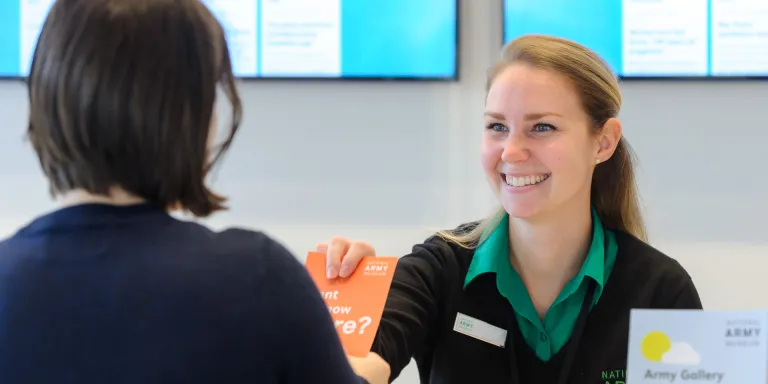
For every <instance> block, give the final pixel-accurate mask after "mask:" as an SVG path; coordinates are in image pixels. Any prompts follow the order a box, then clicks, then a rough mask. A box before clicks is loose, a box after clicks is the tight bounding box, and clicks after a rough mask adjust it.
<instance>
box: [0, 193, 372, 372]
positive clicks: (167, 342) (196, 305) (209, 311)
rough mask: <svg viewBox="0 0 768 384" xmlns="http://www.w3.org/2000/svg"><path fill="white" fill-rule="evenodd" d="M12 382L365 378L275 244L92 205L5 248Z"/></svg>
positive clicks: (5, 339)
mask: <svg viewBox="0 0 768 384" xmlns="http://www.w3.org/2000/svg"><path fill="white" fill-rule="evenodd" d="M0 382H2V383H3V384H21V383H30V384H31V383H34V384H41V383H77V384H89V383H98V384H104V383H110V384H118V383H131V384H135V383H143V384H151V383H164V384H167V383H185V384H189V383H228V384H229V383H249V384H253V383H265V384H267V383H285V384H288V383H360V382H364V381H362V380H361V379H360V378H358V377H357V376H356V375H355V374H354V373H353V371H352V369H351V368H350V366H349V364H348V362H347V359H346V356H345V355H344V352H343V350H342V347H341V344H340V342H339V339H338V336H337V334H336V331H335V329H334V326H333V323H332V321H331V317H330V314H329V312H328V310H327V307H326V306H325V305H324V303H323V300H322V298H321V296H320V293H319V292H318V291H317V288H316V287H315V285H314V283H313V282H312V280H311V279H310V277H309V275H308V273H307V272H306V270H305V269H304V267H303V266H302V265H301V264H300V263H299V261H298V260H297V259H296V258H295V257H293V255H291V254H290V253H289V252H288V251H287V250H286V249H285V248H284V247H283V246H281V245H280V244H278V243H277V242H275V241H274V240H272V239H270V238H269V237H267V236H266V235H264V234H262V233H258V232H253V231H247V230H242V229H228V230H225V231H222V232H214V231H211V230H209V229H207V228H205V227H204V226H201V225H198V224H195V223H191V222H186V221H180V220H177V219H175V218H173V217H172V216H170V215H168V214H167V213H165V212H163V211H162V210H159V209H156V208H153V207H150V206H147V205H134V206H128V207H116V206H110V205H100V204H88V205H79V206H74V207H68V208H64V209H61V210H59V211H56V212H53V213H51V214H48V215H45V216H42V217H40V218H38V219H36V220H35V221H33V222H32V223H31V224H30V225H28V226H27V227H25V228H23V229H21V230H20V231H19V232H18V233H16V234H15V235H14V236H13V237H11V238H9V239H7V240H5V241H3V242H0Z"/></svg>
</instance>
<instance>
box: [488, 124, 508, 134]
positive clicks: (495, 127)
mask: <svg viewBox="0 0 768 384" xmlns="http://www.w3.org/2000/svg"><path fill="white" fill-rule="evenodd" d="M488 129H490V130H492V131H494V132H504V131H506V130H507V127H505V126H504V125H503V124H499V123H493V124H489V125H488Z"/></svg>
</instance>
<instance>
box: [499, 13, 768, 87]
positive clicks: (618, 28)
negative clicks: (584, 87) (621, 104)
mask: <svg viewBox="0 0 768 384" xmlns="http://www.w3.org/2000/svg"><path fill="white" fill-rule="evenodd" d="M503 13H504V28H503V29H504V41H505V42H508V41H510V40H511V39H514V38H516V37H518V36H521V35H524V34H532V33H536V34H546V35H554V36H559V37H564V38H567V39H570V40H574V41H576V42H578V43H581V44H583V45H585V46H587V47H589V48H592V49H593V50H595V51H596V52H597V53H598V54H600V55H601V56H602V57H603V58H604V59H606V60H607V61H608V63H609V64H610V65H611V66H612V67H613V69H614V71H616V73H617V74H618V75H619V76H621V77H624V78H714V77H718V78H728V77H730V78H734V77H742V78H758V77H768V0H579V1H572V0H536V1H531V0H504V10H503Z"/></svg>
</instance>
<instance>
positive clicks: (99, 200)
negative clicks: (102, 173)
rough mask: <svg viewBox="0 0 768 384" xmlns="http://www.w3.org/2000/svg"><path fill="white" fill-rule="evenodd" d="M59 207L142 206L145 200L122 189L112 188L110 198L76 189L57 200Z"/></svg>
mask: <svg viewBox="0 0 768 384" xmlns="http://www.w3.org/2000/svg"><path fill="white" fill-rule="evenodd" d="M57 202H58V203H59V205H61V206H63V207H68V206H72V205H80V204H109V205H134V204H141V203H143V202H144V200H143V199H142V198H140V197H136V196H134V195H132V194H130V193H128V192H126V191H125V190H123V189H122V188H117V187H114V188H111V189H110V191H109V196H104V195H95V194H92V193H90V192H87V191H85V190H82V189H74V190H71V191H69V192H67V193H64V194H62V195H61V196H59V198H57Z"/></svg>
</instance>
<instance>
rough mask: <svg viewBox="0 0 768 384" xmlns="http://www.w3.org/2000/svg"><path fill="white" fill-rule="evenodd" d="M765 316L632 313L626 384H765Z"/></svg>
mask: <svg viewBox="0 0 768 384" xmlns="http://www.w3.org/2000/svg"><path fill="white" fill-rule="evenodd" d="M766 380H768V311H702V310H650V309H633V310H632V312H631V315H630V326H629V355H628V361H627V383H628V384H643V383H654V384H656V383H685V384H700V383H718V384H736V383H765V382H766Z"/></svg>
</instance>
